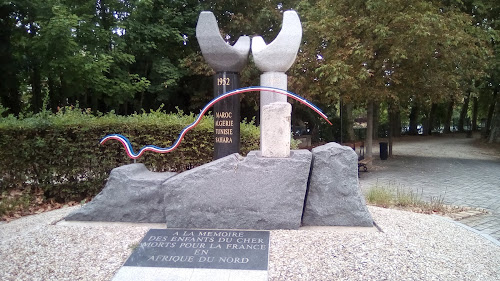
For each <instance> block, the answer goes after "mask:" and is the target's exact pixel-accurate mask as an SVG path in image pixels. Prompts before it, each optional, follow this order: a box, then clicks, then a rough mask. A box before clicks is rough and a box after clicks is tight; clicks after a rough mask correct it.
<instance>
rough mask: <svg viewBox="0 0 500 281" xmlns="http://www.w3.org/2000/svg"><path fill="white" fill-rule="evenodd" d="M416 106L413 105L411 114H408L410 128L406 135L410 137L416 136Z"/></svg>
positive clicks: (417, 109)
mask: <svg viewBox="0 0 500 281" xmlns="http://www.w3.org/2000/svg"><path fill="white" fill-rule="evenodd" d="M418 111H419V108H418V105H416V104H414V105H413V106H412V107H411V112H410V128H409V130H408V133H409V134H410V135H418V129H417V126H418Z"/></svg>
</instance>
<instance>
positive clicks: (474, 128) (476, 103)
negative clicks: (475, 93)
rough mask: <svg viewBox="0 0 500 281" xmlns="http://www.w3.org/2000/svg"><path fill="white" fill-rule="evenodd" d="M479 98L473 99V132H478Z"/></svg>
mask: <svg viewBox="0 0 500 281" xmlns="http://www.w3.org/2000/svg"><path fill="white" fill-rule="evenodd" d="M477 107H478V102H477V97H474V98H473V99H472V128H471V130H472V131H477V110H478V108H477Z"/></svg>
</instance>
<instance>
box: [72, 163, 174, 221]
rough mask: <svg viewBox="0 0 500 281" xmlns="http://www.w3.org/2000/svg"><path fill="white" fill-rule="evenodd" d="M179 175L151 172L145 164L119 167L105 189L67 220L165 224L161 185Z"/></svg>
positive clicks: (113, 172) (112, 172)
mask: <svg viewBox="0 0 500 281" xmlns="http://www.w3.org/2000/svg"><path fill="white" fill-rule="evenodd" d="M176 174H177V173H173V172H164V173H155V172H151V171H149V170H148V169H147V168H146V167H145V166H144V164H130V165H125V166H121V167H118V168H115V169H113V170H112V171H111V174H110V176H109V179H108V182H107V184H106V186H105V187H104V189H103V190H102V191H101V192H100V193H99V194H97V196H96V197H95V198H94V199H93V200H92V201H91V202H89V203H87V204H85V205H84V206H83V207H82V208H80V209H78V210H76V211H74V212H72V213H71V214H69V215H68V216H67V217H66V218H65V220H67V221H112V222H148V223H164V222H165V215H164V214H163V208H164V207H163V206H164V204H163V192H162V190H161V184H162V183H163V182H165V181H166V180H167V179H168V178H170V177H172V176H174V175H176Z"/></svg>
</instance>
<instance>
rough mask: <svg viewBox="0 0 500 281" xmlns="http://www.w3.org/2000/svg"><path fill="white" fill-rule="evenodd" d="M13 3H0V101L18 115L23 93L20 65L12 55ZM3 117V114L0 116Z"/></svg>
mask: <svg viewBox="0 0 500 281" xmlns="http://www.w3.org/2000/svg"><path fill="white" fill-rule="evenodd" d="M13 12H14V11H13V8H12V5H0V19H2V20H0V42H2V43H1V44H2V47H1V49H2V52H0V81H2V82H1V83H0V102H1V103H2V105H3V106H4V107H7V108H9V109H10V113H13V114H14V115H18V114H19V112H20V111H21V93H20V91H19V79H18V78H17V73H19V66H18V65H16V60H15V58H14V56H13V55H12V44H11V37H12V31H13V29H14V27H15V24H16V23H15V21H14V20H12V18H11V17H10V15H11V13H13ZM0 117H1V116H0Z"/></svg>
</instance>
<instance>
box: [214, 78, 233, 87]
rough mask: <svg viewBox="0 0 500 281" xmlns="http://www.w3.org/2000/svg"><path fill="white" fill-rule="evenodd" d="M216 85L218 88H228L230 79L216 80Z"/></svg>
mask: <svg viewBox="0 0 500 281" xmlns="http://www.w3.org/2000/svg"><path fill="white" fill-rule="evenodd" d="M217 85H218V86H229V85H231V79H229V78H228V77H221V78H217Z"/></svg>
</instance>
